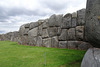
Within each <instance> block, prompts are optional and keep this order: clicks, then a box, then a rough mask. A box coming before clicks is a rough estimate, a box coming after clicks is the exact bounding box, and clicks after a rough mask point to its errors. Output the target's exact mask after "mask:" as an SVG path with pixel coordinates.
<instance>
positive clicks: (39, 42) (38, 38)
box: [36, 36, 42, 46]
mask: <svg viewBox="0 0 100 67" xmlns="http://www.w3.org/2000/svg"><path fill="white" fill-rule="evenodd" d="M36 46H42V37H41V36H38V37H37V44H36Z"/></svg>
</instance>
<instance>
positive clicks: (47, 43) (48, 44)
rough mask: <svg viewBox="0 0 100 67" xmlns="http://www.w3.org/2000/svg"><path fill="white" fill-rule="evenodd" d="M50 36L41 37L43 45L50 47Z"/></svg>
mask: <svg viewBox="0 0 100 67" xmlns="http://www.w3.org/2000/svg"><path fill="white" fill-rule="evenodd" d="M51 45H52V44H51V38H46V39H43V46H44V47H51Z"/></svg>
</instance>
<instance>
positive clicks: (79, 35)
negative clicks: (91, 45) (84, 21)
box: [76, 26, 84, 40]
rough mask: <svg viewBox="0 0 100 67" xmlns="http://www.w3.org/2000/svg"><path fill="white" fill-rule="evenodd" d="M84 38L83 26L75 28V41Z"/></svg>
mask: <svg viewBox="0 0 100 67" xmlns="http://www.w3.org/2000/svg"><path fill="white" fill-rule="evenodd" d="M83 36H84V26H77V27H76V39H77V40H83V38H84V37H83Z"/></svg>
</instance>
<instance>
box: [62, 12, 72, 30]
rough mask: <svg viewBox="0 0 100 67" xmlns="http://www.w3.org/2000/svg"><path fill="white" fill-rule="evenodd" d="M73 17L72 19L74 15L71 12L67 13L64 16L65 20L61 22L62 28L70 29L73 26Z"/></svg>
mask: <svg viewBox="0 0 100 67" xmlns="http://www.w3.org/2000/svg"><path fill="white" fill-rule="evenodd" d="M71 19H72V15H71V14H66V15H65V16H64V17H63V22H62V24H61V28H62V29H69V28H71Z"/></svg>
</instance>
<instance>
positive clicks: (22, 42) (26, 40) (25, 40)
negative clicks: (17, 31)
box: [18, 36, 28, 45]
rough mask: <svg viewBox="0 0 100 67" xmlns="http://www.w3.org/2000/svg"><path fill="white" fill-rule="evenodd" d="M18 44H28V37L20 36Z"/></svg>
mask: <svg viewBox="0 0 100 67" xmlns="http://www.w3.org/2000/svg"><path fill="white" fill-rule="evenodd" d="M18 39H19V40H18V43H19V44H22V45H27V44H28V37H27V36H20V38H18Z"/></svg>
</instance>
